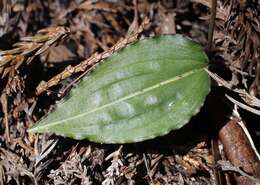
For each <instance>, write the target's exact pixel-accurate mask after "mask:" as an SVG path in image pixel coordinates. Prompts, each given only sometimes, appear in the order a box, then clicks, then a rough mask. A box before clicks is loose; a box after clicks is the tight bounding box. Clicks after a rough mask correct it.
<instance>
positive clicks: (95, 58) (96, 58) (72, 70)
mask: <svg viewBox="0 0 260 185" xmlns="http://www.w3.org/2000/svg"><path fill="white" fill-rule="evenodd" d="M148 24H149V19H148V18H145V19H144V21H143V22H142V24H141V25H140V26H139V28H138V29H137V30H135V32H133V33H132V34H130V35H129V36H127V37H126V38H125V39H122V40H120V41H119V42H118V43H116V44H115V45H114V46H112V47H111V48H110V49H108V50H107V51H104V52H102V53H100V54H98V53H94V54H93V55H92V56H91V57H89V58H88V59H86V60H84V61H82V62H81V63H80V64H78V65H76V66H74V67H72V66H68V67H67V68H66V69H65V70H64V71H62V72H61V73H59V74H58V75H56V76H54V77H53V78H51V79H50V80H49V81H48V82H43V81H42V82H41V83H40V84H39V85H38V86H37V88H36V94H37V95H40V94H42V93H43V92H44V91H46V90H48V89H49V88H50V87H52V86H55V85H57V84H58V83H59V82H60V81H61V80H64V79H65V78H68V77H70V76H71V75H73V74H76V73H79V72H85V71H86V69H87V68H89V67H92V66H94V65H96V64H97V63H98V62H100V61H101V60H103V59H105V58H107V57H109V56H111V55H112V54H113V53H114V52H116V51H118V50H120V49H122V48H124V47H125V46H126V45H128V44H130V43H132V42H134V41H136V40H137V38H138V36H139V35H140V33H141V32H143V30H144V28H145V26H146V25H148Z"/></svg>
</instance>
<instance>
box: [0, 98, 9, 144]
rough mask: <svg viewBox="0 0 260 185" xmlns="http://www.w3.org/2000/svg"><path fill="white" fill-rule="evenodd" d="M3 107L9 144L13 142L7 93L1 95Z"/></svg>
mask: <svg viewBox="0 0 260 185" xmlns="http://www.w3.org/2000/svg"><path fill="white" fill-rule="evenodd" d="M0 99H1V105H2V109H3V113H4V123H5V134H6V138H7V142H10V141H11V137H10V131H9V124H8V104H7V96H6V93H3V94H2V95H1V98H0Z"/></svg>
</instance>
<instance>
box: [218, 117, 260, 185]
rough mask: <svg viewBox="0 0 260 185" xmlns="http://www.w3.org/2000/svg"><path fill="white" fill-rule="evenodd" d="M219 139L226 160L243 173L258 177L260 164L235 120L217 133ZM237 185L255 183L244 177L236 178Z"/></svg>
mask: <svg viewBox="0 0 260 185" xmlns="http://www.w3.org/2000/svg"><path fill="white" fill-rule="evenodd" d="M219 138H220V141H221V142H222V144H223V146H224V151H225V154H226V156H227V158H228V160H229V161H230V162H231V163H232V164H233V165H234V166H236V167H241V168H242V170H243V171H245V172H246V173H248V174H251V175H253V176H254V177H256V178H259V177H260V162H259V160H258V159H257V156H256V154H255V152H254V151H253V149H252V148H251V145H250V142H249V140H248V138H247V136H246V135H245V133H244V131H243V129H242V128H241V127H240V126H239V124H238V123H237V120H230V121H229V122H228V123H227V124H226V125H225V126H224V127H222V129H221V130H220V132H219ZM235 178H236V181H237V183H238V185H251V184H252V185H253V184H255V182H253V181H252V180H250V179H248V178H247V177H244V176H236V177H235Z"/></svg>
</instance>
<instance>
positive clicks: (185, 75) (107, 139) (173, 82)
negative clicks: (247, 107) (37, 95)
mask: <svg viewBox="0 0 260 185" xmlns="http://www.w3.org/2000/svg"><path fill="white" fill-rule="evenodd" d="M207 65H208V58H207V56H206V54H205V53H204V52H203V50H202V48H201V47H200V46H199V45H198V44H196V43H194V42H193V41H191V40H189V39H186V38H184V37H182V36H180V35H175V36H170V35H168V36H160V37H156V38H150V39H144V40H141V41H138V42H136V43H134V44H132V45H130V46H127V47H126V48H124V49H122V50H121V51H119V52H116V53H114V54H113V55H112V56H111V57H109V58H107V59H105V60H104V61H103V62H102V63H101V64H99V65H98V66H97V67H96V69H95V70H94V71H93V72H92V73H91V74H89V75H87V76H85V77H84V78H83V79H82V80H81V82H80V83H79V84H78V86H77V87H76V88H74V89H72V91H71V92H70V94H69V96H68V97H67V98H66V100H65V101H64V102H63V103H60V104H58V106H57V108H56V110H55V111H53V112H51V113H50V114H49V115H48V116H47V117H46V118H44V119H42V120H40V121H39V122H38V123H37V124H35V125H34V126H33V127H32V128H31V129H30V130H29V131H31V132H38V133H44V132H51V133H56V134H58V135H64V136H67V137H71V138H74V139H88V140H91V141H94V142H99V143H130V142H139V141H143V140H146V139H151V138H154V137H157V136H161V135H165V134H167V133H168V132H170V131H171V130H174V129H178V128H180V127H182V126H183V125H185V124H186V123H187V122H188V121H189V119H190V118H191V117H192V116H193V115H195V114H196V113H197V112H198V111H199V109H200V107H201V106H202V104H203V102H204V100H205V97H206V95H207V94H208V93H209V90H210V79H209V76H208V74H207V73H206V72H205V70H204V69H203V68H204V67H206V66H207Z"/></svg>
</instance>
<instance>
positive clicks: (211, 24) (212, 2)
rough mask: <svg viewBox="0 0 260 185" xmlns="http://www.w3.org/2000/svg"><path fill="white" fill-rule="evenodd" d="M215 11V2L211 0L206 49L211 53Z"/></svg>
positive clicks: (215, 0)
mask: <svg viewBox="0 0 260 185" xmlns="http://www.w3.org/2000/svg"><path fill="white" fill-rule="evenodd" d="M216 9H217V0H211V14H210V23H209V33H208V48H209V51H211V48H212V40H213V33H214V28H215V20H216Z"/></svg>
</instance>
